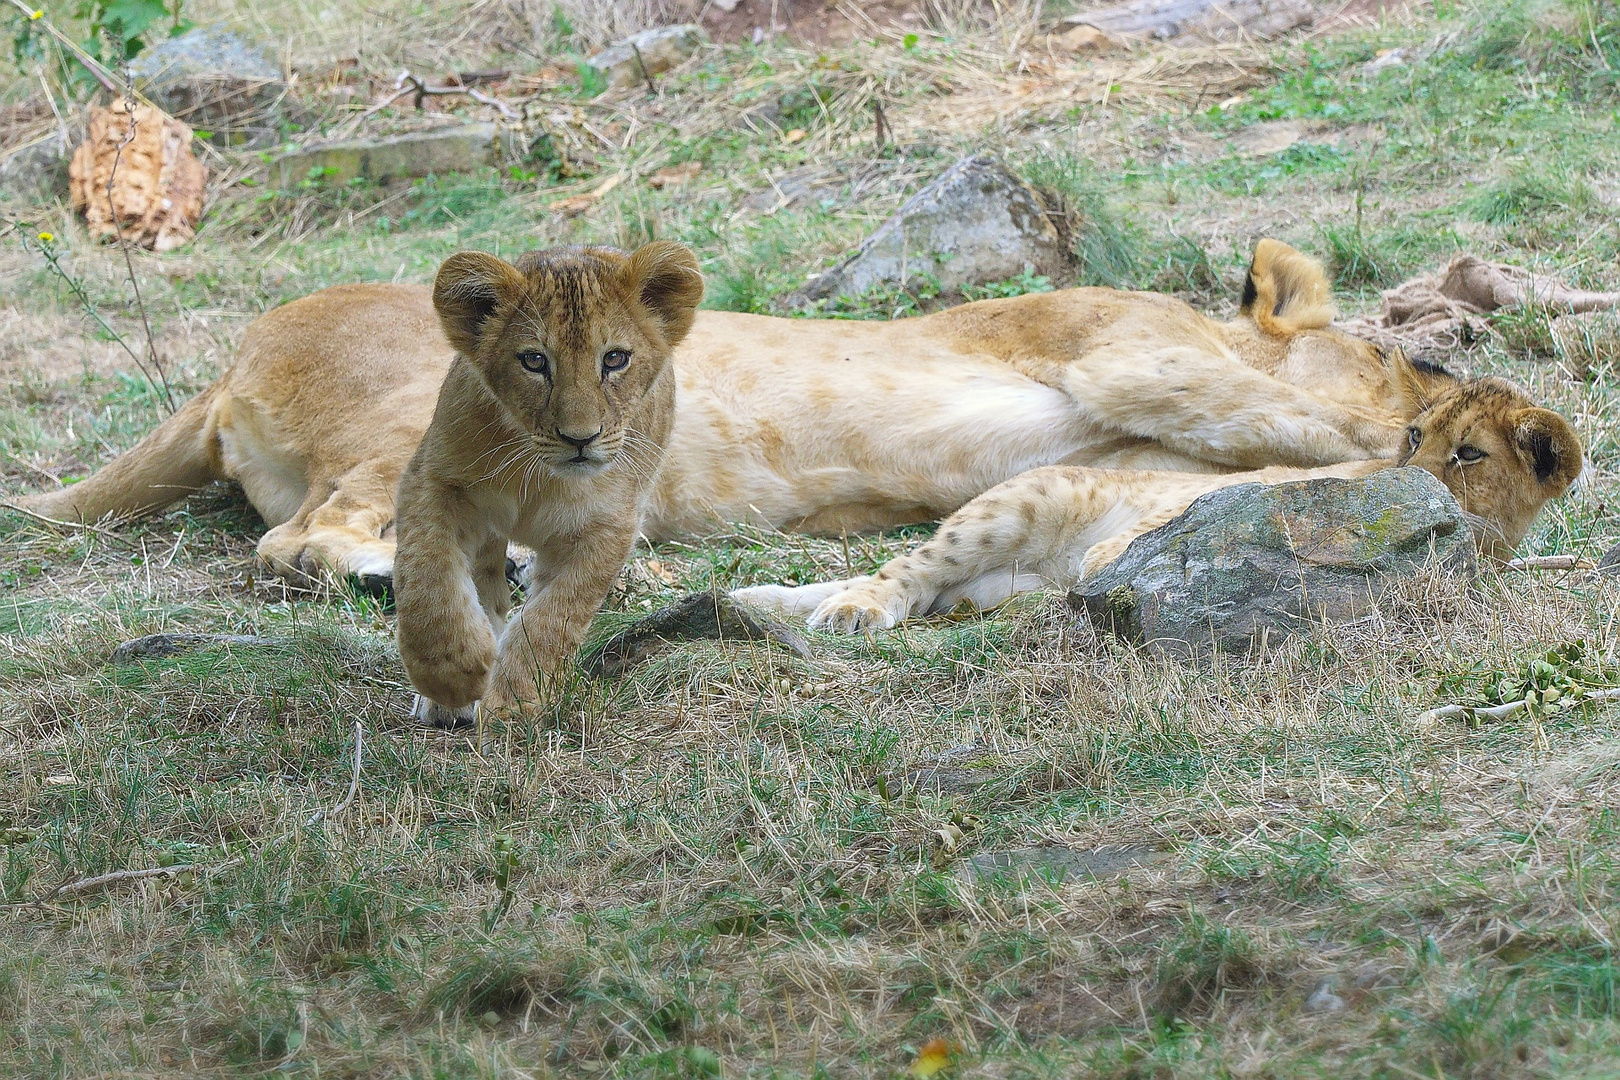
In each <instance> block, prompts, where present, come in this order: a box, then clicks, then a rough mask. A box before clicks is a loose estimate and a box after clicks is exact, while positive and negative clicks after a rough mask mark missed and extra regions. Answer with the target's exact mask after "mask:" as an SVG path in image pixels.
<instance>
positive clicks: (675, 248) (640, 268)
mask: <svg viewBox="0 0 1620 1080" xmlns="http://www.w3.org/2000/svg"><path fill="white" fill-rule="evenodd" d="M624 280H625V284H626V286H627V287H628V289H629V290H630V291H631V292H633V293H634V294H635V295H636V297H637V298H639V299H640V300H641V302H642V304H644V305H645V306H646V307H647V308H648V309H649V310H651V311H652V313H653V314H654V315H656V316H657V317H658V322H659V323H660V325H661V326H662V327H663V330H664V340H665V342H666V343H668V344H669V345H670V346H672V347H673V346H675V345H678V344H679V343H680V341H681V339H682V338H684V337H685V336H686V332H687V331H688V330H690V329H692V319H693V318H694V317H695V316H696V314H697V306H698V305H699V304H700V303H702V302H703V271H702V270H701V269H699V268H698V261H697V256H696V255H694V254H692V250H691V249H690V248H688V247H687V246H686V245H685V244H677V243H675V242H673V241H671V240H654V241H653V242H652V243H650V244H643V245H641V247H639V248H637V249H636V251H635V254H633V255H631V256H630V259H629V261H628V262H627V263H625V267H624Z"/></svg>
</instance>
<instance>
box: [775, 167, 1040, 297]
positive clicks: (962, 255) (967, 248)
mask: <svg viewBox="0 0 1620 1080" xmlns="http://www.w3.org/2000/svg"><path fill="white" fill-rule="evenodd" d="M1068 261H1069V255H1068V252H1067V251H1066V250H1065V248H1064V244H1063V238H1062V237H1061V236H1059V235H1058V231H1057V227H1056V226H1054V225H1053V224H1052V221H1051V219H1050V218H1049V217H1048V216H1047V212H1046V207H1045V206H1044V205H1043V204H1042V202H1041V199H1040V196H1039V195H1037V194H1036V193H1035V191H1034V190H1033V189H1032V188H1031V187H1030V186H1029V185H1028V184H1026V183H1024V182H1023V181H1022V180H1020V179H1019V178H1018V177H1017V176H1016V175H1014V174H1013V172H1012V170H1010V169H1008V168H1007V166H1006V165H1005V164H1003V163H1002V161H1001V159H999V158H997V157H995V156H994V155H992V154H975V155H973V156H972V157H965V158H963V159H961V160H960V161H958V162H957V163H956V164H954V165H952V166H951V167H950V168H949V169H947V170H945V172H944V174H943V175H941V176H940V177H939V178H938V179H936V180H934V181H933V182H932V183H931V184H929V185H928V186H927V187H925V188H923V189H922V190H921V191H919V192H917V194H915V195H913V196H912V197H911V198H910V199H909V200H908V201H907V202H906V204H905V205H904V206H902V207H901V208H900V209H899V211H897V212H896V213H895V215H894V216H893V217H891V218H889V220H888V221H886V222H884V223H883V224H882V225H881V226H879V228H878V230H877V232H875V233H873V234H872V235H871V236H869V237H867V239H866V241H865V242H864V243H863V244H861V246H860V247H858V248H856V249H855V252H854V254H852V255H850V256H849V257H848V258H847V259H845V260H844V261H843V262H841V263H839V264H838V265H837V266H835V267H833V268H832V269H831V270H828V271H827V272H826V273H824V274H822V275H821V276H820V277H817V278H815V279H813V280H812V281H811V282H810V283H809V284H808V285H806V286H805V287H804V288H803V289H802V290H800V291H799V293H798V295H797V296H796V297H795V299H796V300H797V301H799V302H800V303H803V302H806V301H811V300H822V299H827V298H830V297H835V296H839V297H849V298H858V297H860V296H861V295H862V294H864V293H866V292H868V291H870V290H872V289H874V288H898V287H904V285H905V284H906V282H907V281H910V280H917V279H920V278H923V277H924V276H927V277H932V278H933V279H935V280H936V281H938V282H939V285H940V287H941V288H942V289H943V290H945V291H946V292H954V291H959V290H960V289H961V288H962V286H964V285H982V284H985V283H986V282H991V281H1006V280H1007V279H1009V278H1015V277H1017V276H1019V275H1020V274H1022V273H1024V272H1025V271H1031V272H1034V273H1037V274H1044V275H1047V276H1053V275H1058V274H1061V273H1062V272H1063V271H1064V270H1065V269H1066V268H1067V267H1068Z"/></svg>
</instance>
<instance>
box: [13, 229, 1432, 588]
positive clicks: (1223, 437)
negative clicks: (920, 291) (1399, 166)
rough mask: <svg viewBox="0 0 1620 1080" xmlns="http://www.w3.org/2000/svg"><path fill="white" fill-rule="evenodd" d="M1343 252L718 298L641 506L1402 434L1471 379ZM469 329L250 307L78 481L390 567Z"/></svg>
mask: <svg viewBox="0 0 1620 1080" xmlns="http://www.w3.org/2000/svg"><path fill="white" fill-rule="evenodd" d="M1332 314H1333V311H1332V307H1331V305H1330V304H1329V302H1328V284H1327V279H1326V278H1325V277H1324V276H1323V273H1322V268H1321V267H1320V266H1319V265H1318V264H1317V263H1316V262H1315V261H1314V260H1312V259H1309V258H1306V257H1305V256H1303V255H1301V254H1300V253H1299V252H1297V251H1294V250H1293V249H1292V248H1290V247H1288V246H1287V245H1284V244H1281V243H1278V242H1277V241H1275V240H1262V241H1261V242H1260V243H1259V245H1258V246H1257V247H1256V248H1255V253H1254V261H1253V265H1252V267H1251V269H1250V272H1249V275H1248V279H1247V282H1246V284H1245V289H1244V303H1243V306H1242V309H1241V311H1240V313H1239V315H1238V317H1237V318H1236V319H1234V320H1232V321H1230V322H1217V321H1216V320H1214V319H1210V318H1208V317H1206V316H1204V315H1201V314H1199V313H1198V312H1196V311H1194V310H1193V309H1192V308H1190V307H1188V306H1187V305H1186V304H1184V303H1182V302H1181V301H1179V300H1176V299H1174V298H1171V297H1167V296H1160V295H1156V294H1153V293H1130V292H1117V291H1115V290H1112V289H1067V290H1063V291H1060V292H1053V293H1045V294H1039V295H1030V296H1021V297H1016V298H1013V299H1006V300H981V301H978V302H976V303H971V304H965V305H963V306H961V307H958V308H953V309H951V310H947V311H942V312H939V313H936V314H933V315H928V316H924V317H921V318H915V319H904V320H899V321H896V322H887V323H885V322H850V321H844V320H811V319H779V318H770V317H766V316H761V315H741V314H734V313H731V312H720V311H705V312H700V313H699V314H698V316H697V321H696V323H695V324H694V326H693V329H692V332H691V334H690V335H689V336H688V337H687V339H686V341H685V342H684V343H683V344H682V345H681V346H680V348H678V349H677V350H676V354H675V373H676V379H677V383H678V386H679V396H678V401H677V406H676V409H677V411H676V419H675V428H674V431H673V432H672V434H671V436H670V445H669V452H668V454H667V456H666V458H665V460H664V465H663V468H662V469H661V471H660V473H659V476H658V481H657V485H656V487H655V488H654V491H653V495H652V499H651V502H650V504H649V506H648V511H647V515H646V517H645V519H644V520H643V524H642V527H643V529H644V530H645V531H646V533H647V535H648V536H649V537H651V538H653V539H655V540H656V539H663V538H666V537H673V536H682V535H694V534H696V535H701V534H703V533H705V532H708V531H712V530H713V529H714V528H715V527H716V526H718V525H720V524H721V523H723V522H726V521H738V520H742V521H751V522H755V523H758V524H763V525H769V526H773V527H777V528H782V529H790V530H799V531H805V532H813V533H822V534H831V535H837V534H839V533H841V532H858V531H863V530H870V529H878V528H885V527H889V526H894V525H901V524H905V523H908V522H915V521H927V520H934V519H937V518H940V517H943V516H944V515H946V514H949V513H951V512H952V511H953V510H956V509H957V508H958V507H960V506H962V505H963V504H964V503H966V502H967V501H968V500H969V499H971V498H973V497H974V496H976V495H979V494H980V493H982V492H984V491H986V490H988V489H989V488H991V487H993V486H995V485H996V484H998V483H1001V482H1002V481H1004V480H1008V479H1010V478H1012V477H1014V476H1017V475H1018V474H1019V473H1022V472H1024V471H1026V470H1028V469H1031V468H1034V467H1036V466H1040V465H1052V464H1070V465H1093V466H1105V467H1112V468H1122V469H1178V470H1187V471H1193V472H1226V471H1230V470H1234V469H1254V468H1260V467H1263V466H1267V465H1279V464H1285V465H1299V466H1314V465H1325V464H1331V463H1334V462H1339V461H1350V460H1359V459H1363V458H1367V457H1372V456H1378V455H1382V454H1388V453H1393V452H1394V451H1395V448H1396V444H1397V443H1398V441H1399V438H1400V434H1401V431H1402V429H1403V427H1404V425H1405V423H1406V421H1407V420H1409V419H1410V418H1411V417H1413V416H1415V415H1416V414H1417V413H1418V411H1419V410H1421V409H1422V408H1423V406H1424V405H1425V404H1426V403H1427V402H1428V401H1429V400H1431V399H1432V398H1433V397H1434V396H1435V395H1436V394H1437V393H1438V392H1440V391H1441V390H1443V389H1445V388H1446V387H1447V386H1449V385H1451V383H1452V382H1453V380H1452V379H1451V378H1450V377H1449V376H1447V375H1446V374H1445V373H1444V372H1440V371H1438V370H1434V369H1427V368H1422V367H1418V366H1414V365H1413V364H1411V363H1409V362H1408V361H1407V360H1406V359H1405V358H1404V357H1402V356H1401V355H1400V354H1399V353H1394V354H1385V353H1383V352H1381V351H1379V350H1378V349H1376V348H1374V347H1373V346H1372V345H1369V344H1367V343H1366V342H1363V341H1359V340H1357V339H1355V338H1352V337H1349V336H1348V335H1346V334H1343V333H1340V332H1338V331H1335V330H1333V329H1331V328H1329V327H1328V322H1329V320H1330V319H1331V318H1332ZM453 355H454V351H453V350H452V349H451V347H450V344H449V343H448V342H447V341H446V340H445V338H444V337H443V335H442V334H440V333H439V331H438V330H437V328H436V326H435V322H434V319H433V310H432V304H431V300H430V297H429V293H428V291H427V290H426V289H423V288H421V287H419V286H412V285H346V286H338V287H335V288H331V289H325V290H322V291H321V292H318V293H315V294H314V295H312V296H309V297H305V298H304V299H302V300H296V301H293V302H292V303H290V304H287V305H286V306H284V307H281V308H278V309H276V310H274V311H272V312H270V313H268V314H266V315H264V316H262V317H260V318H259V319H258V320H256V321H255V322H254V324H253V325H252V326H251V327H250V328H249V329H248V333H247V336H246V338H245V339H244V341H243V343H242V349H241V354H240V357H239V359H238V361H237V364H236V366H235V367H234V368H232V369H231V371H230V372H228V373H227V374H226V375H224V376H223V377H221V378H220V380H219V381H218V382H217V383H215V384H214V386H212V387H211V388H209V389H208V390H207V391H205V392H204V393H203V394H202V395H201V396H200V397H198V398H196V399H194V400H193V401H192V402H190V403H189V404H188V405H187V406H186V407H185V408H184V409H182V410H181V411H180V412H179V413H178V414H176V415H175V416H174V417H173V418H171V419H170V420H168V421H165V422H164V423H163V424H162V425H160V426H159V427H158V429H157V430H156V431H154V432H153V433H152V434H151V435H150V436H149V437H148V438H147V439H146V441H145V442H142V443H141V444H140V445H139V446H137V447H135V448H134V449H133V450H131V451H129V452H128V453H126V454H124V455H123V456H121V457H119V458H118V459H117V460H116V461H114V462H113V463H112V464H110V465H108V466H107V467H106V468H105V469H103V470H101V471H100V472H99V473H97V474H95V475H94V476H91V477H89V478H88V479H86V480H84V481H83V482H81V483H79V484H75V485H73V486H71V487H67V488H63V489H61V490H59V491H54V492H50V493H48V494H45V495H36V496H31V497H29V498H27V499H24V500H22V505H24V506H25V507H26V508H28V509H30V510H32V511H34V512H36V513H40V514H44V515H45V516H47V517H53V518H71V519H74V520H95V519H98V518H101V517H103V516H104V515H109V514H114V515H127V514H132V513H137V512H140V511H143V510H150V509H155V508H158V507H161V506H164V505H166V504H168V503H170V502H173V501H174V500H175V499H177V498H179V497H181V496H182V495H184V494H185V493H187V492H188V491H191V490H194V489H196V488H197V487H200V486H202V485H203V484H206V483H208V482H209V481H211V480H214V479H221V478H228V479H235V480H239V481H240V482H241V484H242V486H243V487H244V489H245V490H246V491H247V495H248V498H249V499H250V500H251V501H252V502H253V505H254V506H255V507H257V508H258V510H259V512H260V513H261V514H262V515H263V516H264V519H265V521H266V522H267V523H268V524H270V525H271V526H273V528H272V529H271V530H270V531H269V532H268V533H267V534H266V535H265V537H264V539H263V540H262V541H261V542H260V545H259V552H260V554H261V556H262V557H263V558H264V559H265V561H266V562H268V563H269V564H270V565H271V566H272V567H274V568H275V569H277V570H278V571H281V572H284V573H297V572H300V571H303V572H318V571H320V570H321V569H322V568H328V569H331V570H336V571H338V572H349V573H357V574H361V575H377V576H381V577H386V576H387V575H388V574H389V573H390V571H391V569H392V552H393V537H392V535H391V532H390V529H391V523H392V521H393V518H394V500H393V491H394V484H395V481H396V479H397V478H398V476H399V473H400V471H401V470H402V469H403V468H404V466H405V462H406V461H408V460H409V459H410V456H411V454H412V453H413V452H415V450H416V446H417V443H418V442H419V441H420V439H421V437H422V432H423V431H424V430H425V429H426V428H427V425H428V419H429V417H430V415H431V413H432V408H433V401H434V398H435V396H436V395H437V392H438V388H439V383H440V382H441V381H442V380H443V379H444V377H445V372H446V371H447V370H448V369H449V367H450V361H451V358H452V357H453Z"/></svg>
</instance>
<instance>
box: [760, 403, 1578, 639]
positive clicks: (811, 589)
mask: <svg viewBox="0 0 1620 1080" xmlns="http://www.w3.org/2000/svg"><path fill="white" fill-rule="evenodd" d="M1392 465H1415V466H1418V467H1420V468H1423V469H1427V470H1428V471H1429V472H1430V473H1433V474H1434V475H1435V476H1436V477H1438V478H1439V479H1440V480H1441V481H1442V482H1443V483H1444V484H1445V485H1446V487H1448V488H1450V489H1451V493H1452V494H1453V495H1455V496H1456V497H1457V501H1458V503H1460V504H1461V506H1462V508H1463V510H1464V512H1465V513H1467V514H1470V515H1472V517H1473V520H1474V537H1475V541H1476V543H1477V544H1478V546H1479V550H1480V552H1481V554H1483V555H1485V556H1487V557H1489V558H1495V559H1506V558H1508V557H1510V556H1511V555H1512V553H1513V549H1514V548H1515V547H1517V546H1518V543H1519V541H1521V540H1522V539H1524V534H1525V532H1526V530H1528V529H1529V527H1530V523H1531V521H1532V520H1533V519H1534V518H1535V516H1536V514H1537V513H1538V512H1539V511H1540V510H1541V507H1542V504H1544V503H1545V502H1546V501H1547V500H1548V499H1551V498H1553V497H1555V496H1558V495H1562V494H1563V493H1564V492H1565V491H1566V490H1567V489H1568V488H1569V485H1570V484H1572V483H1574V481H1575V477H1576V476H1578V475H1579V474H1580V471H1581V442H1580V439H1579V438H1577V437H1576V434H1575V430H1574V429H1573V428H1572V427H1570V425H1569V422H1568V421H1567V420H1565V419H1564V418H1563V417H1561V416H1559V415H1558V414H1557V413H1554V412H1549V411H1548V410H1546V409H1538V408H1536V407H1534V406H1533V405H1532V404H1531V402H1530V401H1529V399H1528V398H1526V397H1525V396H1524V394H1523V393H1522V392H1521V391H1519V390H1518V389H1517V388H1515V387H1514V386H1513V385H1512V384H1511V383H1508V382H1505V381H1503V380H1501V379H1481V380H1479V381H1477V382H1473V383H1467V384H1464V385H1462V386H1460V387H1458V388H1457V389H1455V390H1452V391H1449V392H1448V393H1446V394H1444V395H1442V396H1441V398H1440V399H1439V400H1438V401H1436V402H1435V403H1434V404H1433V405H1432V406H1430V407H1429V408H1428V409H1427V410H1425V411H1424V412H1423V413H1421V414H1419V415H1418V416H1417V417H1416V418H1415V419H1414V420H1413V421H1412V424H1411V426H1410V427H1409V428H1408V430H1407V436H1406V446H1405V449H1404V450H1403V451H1402V453H1401V456H1400V457H1399V458H1396V459H1393V460H1372V461H1349V462H1343V463H1341V464H1337V465H1328V466H1323V467H1321V468H1315V469H1297V468H1287V467H1281V466H1276V467H1272V468H1266V469H1260V470H1258V471H1255V472H1242V473H1228V474H1227V475H1225V476H1207V475H1205V476H1200V475H1197V474H1189V473H1178V472H1124V471H1121V470H1117V469H1089V468H1074V467H1064V466H1049V467H1046V468H1041V469H1033V470H1031V471H1030V472H1027V473H1025V474H1024V475H1022V476H1019V477H1016V478H1014V479H1012V480H1009V481H1008V482H1007V483H1005V484H1001V485H999V486H997V487H994V488H992V489H990V490H989V491H987V492H985V493H984V494H983V495H981V496H979V497H978V498H977V499H974V500H973V501H972V502H970V503H968V504H967V505H966V506H964V507H962V509H961V510H958V511H957V512H956V513H955V514H953V515H951V517H950V519H949V520H947V521H946V522H945V523H944V524H943V525H941V526H940V528H939V531H938V532H937V533H936V534H935V535H934V537H933V538H932V539H930V540H929V541H927V542H926V543H924V544H922V545H921V546H920V547H918V548H917V549H916V550H914V551H912V552H910V553H908V554H906V555H902V556H900V557H899V558H897V559H893V560H891V561H889V562H888V563H886V564H884V566H883V567H882V568H881V569H879V570H878V572H877V573H876V574H875V575H873V576H871V577H863V578H852V579H849V580H847V581H834V582H827V583H824V584H818V585H803V586H799V587H796V588H793V587H784V586H777V585H765V586H759V587H756V588H751V589H739V590H737V591H735V592H734V593H733V594H732V595H733V596H735V597H737V598H738V599H740V600H744V601H748V602H751V603H755V604H760V605H763V606H766V607H770V608H773V609H775V610H777V611H781V612H784V613H788V614H806V613H808V614H809V616H810V625H811V626H812V627H814V628H816V629H824V630H833V631H839V632H843V633H855V632H857V631H862V630H868V629H887V628H888V627H891V626H894V625H895V624H896V623H899V622H903V621H904V620H905V619H907V618H909V617H910V616H911V615H912V614H914V613H926V612H928V611H939V610H949V609H950V608H952V607H954V606H955V605H956V604H957V603H959V602H961V601H963V600H967V601H969V602H971V603H973V604H975V605H977V606H979V607H991V606H994V605H995V604H998V603H1001V602H1002V601H1004V600H1006V599H1008V598H1009V597H1011V596H1012V595H1013V594H1015V593H1019V592H1025V591H1028V590H1032V589H1039V588H1043V587H1046V586H1058V587H1067V586H1069V585H1072V584H1074V583H1075V582H1077V581H1081V580H1084V579H1085V578H1087V577H1089V576H1091V575H1092V574H1093V573H1095V572H1096V571H1097V570H1098V569H1099V568H1101V567H1103V566H1106V565H1107V564H1108V563H1110V562H1112V561H1113V560H1114V559H1116V558H1118V557H1119V556H1120V555H1121V554H1122V553H1123V552H1124V551H1125V548H1126V547H1127V546H1128V545H1129V544H1130V542H1131V541H1132V540H1134V539H1135V538H1136V537H1138V536H1140V535H1142V534H1143V533H1145V532H1148V531H1150V530H1152V529H1156V528H1158V527H1159V526H1160V525H1163V524H1164V523H1165V522H1167V521H1169V520H1170V519H1171V518H1173V517H1175V516H1177V515H1178V514H1180V513H1181V512H1182V511H1184V510H1186V509H1187V507H1188V506H1189V505H1190V504H1191V503H1192V501H1193V500H1194V499H1196V498H1198V496H1200V495H1203V494H1205V493H1206V492H1210V491H1214V490H1215V489H1217V488H1222V487H1229V486H1231V485H1234V484H1249V483H1255V482H1259V483H1263V484H1278V483H1285V482H1287V481H1291V480H1306V479H1311V478H1313V477H1323V476H1336V477H1353V476H1365V475H1367V474H1369V473H1373V472H1377V471H1378V470H1379V469H1386V468H1389V467H1391V466H1392Z"/></svg>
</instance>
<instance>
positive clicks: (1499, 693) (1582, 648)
mask: <svg viewBox="0 0 1620 1080" xmlns="http://www.w3.org/2000/svg"><path fill="white" fill-rule="evenodd" d="M1612 685H1613V680H1612V678H1611V677H1610V675H1609V673H1607V672H1606V671H1605V670H1604V666H1603V664H1602V662H1601V660H1600V659H1598V658H1595V657H1592V656H1590V655H1588V652H1587V648H1586V643H1585V642H1584V641H1569V642H1565V643H1564V644H1562V645H1557V646H1554V647H1553V648H1551V649H1549V650H1547V652H1545V653H1543V654H1541V655H1539V656H1534V657H1531V658H1529V659H1527V660H1524V661H1522V662H1521V663H1520V664H1519V666H1518V667H1517V668H1513V669H1511V670H1502V669H1498V668H1487V667H1483V666H1480V665H1478V664H1476V665H1473V666H1470V667H1469V668H1467V669H1464V670H1463V671H1458V672H1453V673H1451V674H1449V675H1446V676H1443V677H1442V678H1441V680H1440V687H1439V690H1440V694H1441V695H1442V696H1444V697H1453V698H1460V697H1468V696H1474V697H1476V698H1480V699H1483V705H1484V706H1498V705H1510V704H1517V703H1521V702H1522V703H1523V705H1524V707H1525V708H1526V709H1527V710H1528V711H1529V712H1530V714H1531V715H1532V716H1547V715H1553V714H1557V713H1562V712H1566V711H1569V710H1572V709H1576V708H1579V707H1580V706H1581V705H1582V704H1584V703H1585V702H1586V699H1587V698H1588V697H1589V696H1590V695H1591V694H1592V693H1593V692H1594V691H1598V690H1607V689H1609V688H1610V687H1611V686H1612Z"/></svg>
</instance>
